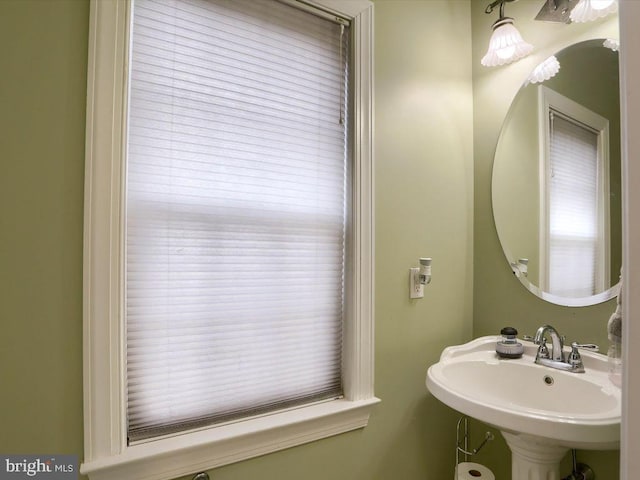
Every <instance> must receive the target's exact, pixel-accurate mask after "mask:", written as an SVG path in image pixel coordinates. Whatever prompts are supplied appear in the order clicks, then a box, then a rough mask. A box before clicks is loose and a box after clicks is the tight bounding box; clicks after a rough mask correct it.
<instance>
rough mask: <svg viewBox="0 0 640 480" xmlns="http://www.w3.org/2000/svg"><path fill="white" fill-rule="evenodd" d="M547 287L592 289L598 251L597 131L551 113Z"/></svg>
mask: <svg viewBox="0 0 640 480" xmlns="http://www.w3.org/2000/svg"><path fill="white" fill-rule="evenodd" d="M551 126H552V127H551V128H552V135H551V151H550V155H551V156H550V158H551V172H552V176H551V179H550V195H549V202H550V215H549V222H550V224H549V234H550V239H549V263H550V268H549V291H550V293H552V294H555V295H560V296H565V297H585V296H590V295H593V294H594V293H595V287H596V261H597V253H598V238H599V235H598V204H597V200H598V135H597V134H596V133H594V132H593V131H591V130H590V129H588V128H586V127H584V126H582V125H580V124H578V123H576V122H572V121H569V120H567V119H565V118H563V117H562V116H559V115H554V116H553V120H552V122H551Z"/></svg>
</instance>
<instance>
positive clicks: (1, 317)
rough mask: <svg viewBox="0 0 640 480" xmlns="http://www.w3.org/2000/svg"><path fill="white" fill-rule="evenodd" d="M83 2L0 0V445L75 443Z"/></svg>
mask: <svg viewBox="0 0 640 480" xmlns="http://www.w3.org/2000/svg"><path fill="white" fill-rule="evenodd" d="M88 16H89V9H88V4H87V3H86V2H84V1H75V0H68V1H65V0H53V1H52V0H40V1H30V0H2V2H0V44H1V45H2V48H1V49H0V65H2V75H0V98H1V100H0V105H1V107H0V325H1V333H0V379H1V380H0V382H1V384H2V386H1V387H0V388H1V389H2V394H1V396H0V425H2V428H1V430H2V433H0V452H3V453H16V454H17V453H43V454H44V453H80V452H81V451H82V217H83V183H84V171H83V170H84V131H85V108H86V83H87V80H86V78H87V73H86V72H87V35H88V27H89V24H88Z"/></svg>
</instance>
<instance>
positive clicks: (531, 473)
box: [501, 432, 569, 480]
mask: <svg viewBox="0 0 640 480" xmlns="http://www.w3.org/2000/svg"><path fill="white" fill-rule="evenodd" d="M501 433H502V436H503V437H504V439H505V440H506V441H507V445H509V449H510V450H511V472H512V473H511V480H560V461H561V460H562V459H563V458H564V456H565V455H566V454H567V452H568V451H569V448H567V447H560V446H558V445H549V444H548V443H549V441H548V440H545V439H542V438H537V437H534V436H529V435H517V434H513V433H509V432H501Z"/></svg>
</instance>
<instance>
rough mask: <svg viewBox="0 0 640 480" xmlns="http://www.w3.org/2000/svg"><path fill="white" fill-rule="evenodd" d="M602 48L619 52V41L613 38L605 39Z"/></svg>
mask: <svg viewBox="0 0 640 480" xmlns="http://www.w3.org/2000/svg"><path fill="white" fill-rule="evenodd" d="M602 46H603V47H606V48H610V49H611V50H613V51H614V52H617V51H618V50H620V41H619V40H616V39H615V38H607V39H606V40H605V41H604V43H603V44H602Z"/></svg>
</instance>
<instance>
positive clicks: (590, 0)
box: [569, 0, 618, 23]
mask: <svg viewBox="0 0 640 480" xmlns="http://www.w3.org/2000/svg"><path fill="white" fill-rule="evenodd" d="M617 11H618V2H617V0H580V2H579V3H578V4H577V5H576V6H575V7H574V8H573V10H571V14H570V15H569V17H570V18H571V21H572V22H576V23H584V22H591V21H592V20H597V19H599V18H602V17H604V16H606V15H609V14H610V13H615V12H617Z"/></svg>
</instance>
